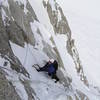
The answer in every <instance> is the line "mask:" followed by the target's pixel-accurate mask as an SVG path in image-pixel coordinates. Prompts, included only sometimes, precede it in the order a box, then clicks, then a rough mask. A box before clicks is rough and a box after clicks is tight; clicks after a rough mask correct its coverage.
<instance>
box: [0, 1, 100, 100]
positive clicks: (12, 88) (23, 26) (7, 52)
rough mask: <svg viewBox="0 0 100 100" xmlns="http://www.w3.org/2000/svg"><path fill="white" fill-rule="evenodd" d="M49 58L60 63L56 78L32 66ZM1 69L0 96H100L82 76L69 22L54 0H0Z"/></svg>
mask: <svg viewBox="0 0 100 100" xmlns="http://www.w3.org/2000/svg"><path fill="white" fill-rule="evenodd" d="M50 58H54V59H56V60H57V61H58V64H59V70H58V72H57V75H58V77H59V78H60V81H59V82H58V83H54V80H52V79H51V78H50V77H49V76H48V75H47V74H46V73H42V72H40V73H38V72H37V71H36V70H35V68H34V66H33V65H34V64H38V65H39V66H41V67H42V66H43V65H44V64H45V63H46V61H48V60H49V59H50ZM0 74H1V75H0V82H1V83H0V84H1V85H0V98H2V100H99V98H100V93H99V90H97V89H95V88H93V87H92V86H91V88H90V85H89V82H88V80H87V78H86V76H85V75H84V71H83V67H82V64H81V60H80V57H79V52H78V51H77V48H76V46H75V43H74V39H72V33H71V30H70V27H69V25H68V21H67V19H66V16H65V15H64V13H63V10H62V8H61V7H60V6H59V4H58V3H57V2H56V1H55V0H1V1H0ZM4 83H5V84H6V85H3V84H4ZM7 85H8V88H7ZM1 90H2V91H1ZM8 90H9V91H8ZM91 90H92V91H93V92H91ZM8 92H9V93H10V94H9V95H6V94H7V93H8ZM11 94H12V95H13V96H12V95H11ZM14 97H15V98H14Z"/></svg>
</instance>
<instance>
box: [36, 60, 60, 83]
mask: <svg viewBox="0 0 100 100" xmlns="http://www.w3.org/2000/svg"><path fill="white" fill-rule="evenodd" d="M57 70H58V63H57V61H56V60H54V59H50V60H49V61H48V62H47V63H46V64H45V65H44V66H43V67H41V68H40V67H39V69H37V71H38V72H40V71H45V72H47V73H48V75H49V76H50V77H51V78H52V79H55V80H56V81H55V83H56V82H57V81H59V78H58V77H57V75H56V71H57Z"/></svg>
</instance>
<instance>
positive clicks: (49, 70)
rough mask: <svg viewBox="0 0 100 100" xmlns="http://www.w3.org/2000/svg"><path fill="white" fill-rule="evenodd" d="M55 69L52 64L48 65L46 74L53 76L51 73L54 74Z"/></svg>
mask: <svg viewBox="0 0 100 100" xmlns="http://www.w3.org/2000/svg"><path fill="white" fill-rule="evenodd" d="M55 70H56V69H55V67H54V65H53V64H49V66H48V73H49V74H53V73H55Z"/></svg>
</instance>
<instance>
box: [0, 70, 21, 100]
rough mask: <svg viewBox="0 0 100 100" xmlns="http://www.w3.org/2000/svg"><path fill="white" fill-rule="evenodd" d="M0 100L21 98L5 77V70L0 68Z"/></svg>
mask: <svg viewBox="0 0 100 100" xmlns="http://www.w3.org/2000/svg"><path fill="white" fill-rule="evenodd" d="M0 100H21V99H20V97H19V95H18V94H17V92H16V91H15V88H14V86H13V85H12V83H10V82H9V81H8V80H7V79H6V77H5V72H4V71H3V70H1V69H0Z"/></svg>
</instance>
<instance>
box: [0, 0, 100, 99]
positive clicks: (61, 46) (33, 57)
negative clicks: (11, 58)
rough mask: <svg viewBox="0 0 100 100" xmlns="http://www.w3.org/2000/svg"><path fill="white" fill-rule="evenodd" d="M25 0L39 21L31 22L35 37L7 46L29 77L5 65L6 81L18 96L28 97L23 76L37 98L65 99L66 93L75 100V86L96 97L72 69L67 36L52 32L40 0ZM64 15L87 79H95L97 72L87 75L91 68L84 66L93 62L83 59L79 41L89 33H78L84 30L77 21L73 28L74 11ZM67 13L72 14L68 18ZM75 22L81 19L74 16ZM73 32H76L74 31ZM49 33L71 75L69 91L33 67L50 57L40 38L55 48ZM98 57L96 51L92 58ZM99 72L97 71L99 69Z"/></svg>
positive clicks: (73, 65)
mask: <svg viewBox="0 0 100 100" xmlns="http://www.w3.org/2000/svg"><path fill="white" fill-rule="evenodd" d="M15 1H18V2H20V0H15ZM28 1H29V2H30V4H31V6H32V8H33V9H34V11H35V13H36V16H37V18H38V20H39V22H37V21H34V22H30V26H31V29H32V32H33V33H34V37H35V40H36V43H35V46H32V45H30V44H27V43H25V46H24V47H20V46H18V45H16V44H14V43H12V42H11V41H9V42H10V45H11V48H12V51H13V53H14V55H16V56H17V57H18V59H19V60H20V61H21V64H22V65H23V66H24V67H25V69H26V70H27V72H28V73H29V74H30V79H28V78H26V77H25V76H23V75H22V74H19V73H17V72H15V71H14V70H12V69H11V68H10V65H9V66H7V68H8V69H9V70H6V69H5V71H6V72H7V73H8V75H7V78H8V80H10V81H11V82H12V83H13V85H14V87H15V89H16V91H17V93H18V94H19V96H20V97H21V99H22V100H28V94H27V91H26V90H25V87H24V85H23V84H22V82H21V81H20V79H22V80H24V79H26V80H28V83H29V84H30V86H31V88H33V89H34V91H35V93H36V95H35V99H36V100H66V98H67V97H68V96H72V97H73V100H74V99H75V94H74V93H76V89H78V90H80V91H82V92H83V93H85V94H86V95H87V96H88V97H89V99H90V100H99V98H100V95H99V94H98V92H97V91H95V90H94V89H93V90H92V92H91V89H89V88H88V87H86V86H85V85H84V84H83V83H82V81H80V78H79V76H78V75H77V72H76V69H75V64H74V62H73V59H72V57H71V56H70V55H69V54H68V52H67V50H66V41H67V36H66V35H63V34H59V35H55V33H54V30H53V27H52V25H51V23H50V19H49V17H48V14H47V11H46V9H45V8H44V7H43V3H42V0H28ZM59 2H61V1H59ZM21 3H23V4H25V5H26V3H25V2H24V0H23V1H21ZM50 3H51V5H52V8H53V10H55V7H54V5H53V4H54V2H53V0H50ZM25 7H26V6H25ZM24 10H25V13H27V10H26V8H24ZM64 11H65V10H64ZM65 14H66V16H68V21H69V24H70V26H71V29H72V33H73V34H72V35H73V37H74V38H75V40H76V45H77V47H78V51H79V54H80V57H81V59H82V64H83V65H84V71H85V74H86V76H87V77H88V80H89V81H90V82H94V80H93V79H92V78H93V77H94V78H95V77H97V74H96V76H94V75H93V77H90V76H91V73H89V74H88V72H90V71H91V70H90V67H89V68H88V67H87V65H88V66H89V64H90V65H91V62H93V61H92V60H89V61H90V62H87V59H85V57H84V55H86V54H87V52H86V54H85V53H83V48H84V47H83V45H84V44H83V45H82V42H81V41H82V39H83V41H84V40H85V41H86V40H87V39H88V36H90V34H89V33H88V32H87V31H86V32H87V33H84V35H82V34H81V35H80V33H81V32H83V31H82V30H78V29H77V27H80V26H78V23H77V27H75V26H76V25H73V22H72V21H73V20H74V19H73V16H74V14H73V15H71V14H70V10H69V12H68V13H67V12H66V11H65ZM67 14H68V15H67ZM69 15H71V17H70V16H69ZM59 17H61V16H59ZM71 18H72V19H71ZM74 18H76V17H74ZM59 19H60V18H59ZM74 21H79V22H80V20H79V19H78V18H77V20H76V19H75V20H74ZM75 23H76V22H75ZM84 24H85V23H84ZM79 25H80V24H79ZM37 29H39V30H40V34H39V33H38V32H37ZM85 29H86V28H85ZM85 29H84V30H85ZM97 29H98V28H97ZM90 30H91V29H90ZM74 33H76V34H74ZM87 34H88V36H86V35H87ZM41 35H42V36H41ZM50 36H52V37H53V39H54V42H55V45H56V47H57V49H58V52H59V54H60V56H61V59H62V61H63V63H64V67H65V69H66V70H65V71H66V74H67V75H70V77H71V78H72V84H71V85H72V90H70V88H67V87H64V86H63V84H61V83H59V82H58V83H54V80H51V78H50V77H48V76H47V75H46V74H45V73H42V72H40V73H38V72H37V71H36V70H35V68H34V67H32V66H33V65H34V64H39V65H40V66H43V65H44V64H45V62H44V61H47V60H48V59H49V57H48V56H47V54H46V53H45V52H44V51H43V47H44V45H43V41H44V40H45V42H46V43H48V44H49V45H50V46H51V47H54V45H53V44H52V42H51V41H50ZM78 36H79V37H78ZM94 36H95V35H94ZM83 37H84V38H83ZM96 37H98V36H96ZM80 38H81V39H80ZM98 38H99V37H98ZM89 39H90V38H89ZM93 39H94V37H93ZM91 41H92V40H91V39H90V40H89V43H91ZM98 41H99V39H98ZM98 41H97V42H98ZM87 42H88V41H87ZM87 42H86V44H87ZM93 43H94V42H93ZM88 45H89V46H90V44H88ZM92 45H93V44H92ZM92 45H91V46H92ZM94 45H95V44H94ZM81 46H82V47H81ZM84 46H86V45H84ZM89 46H88V47H89ZM88 47H87V48H86V47H85V48H86V49H85V50H90V48H88ZM81 48H82V49H81ZM91 49H93V50H94V46H93V48H92V47H91ZM88 54H89V53H88ZM97 56H98V53H97V55H94V57H95V59H96V57H97ZM88 57H89V59H90V57H91V54H89V56H88ZM98 59H99V56H98V58H97V60H98ZM97 60H96V61H97ZM3 63H4V59H2V58H0V65H1V66H3ZM97 64H99V63H97ZM92 66H93V65H92ZM60 67H62V66H60ZM93 70H94V69H93ZM96 71H97V70H96ZM98 72H99V70H98ZM98 77H99V74H98ZM97 82H98V81H97ZM98 84H99V83H98ZM93 85H95V84H93ZM76 94H77V93H76ZM77 95H78V94H77ZM68 100H69V99H68Z"/></svg>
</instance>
